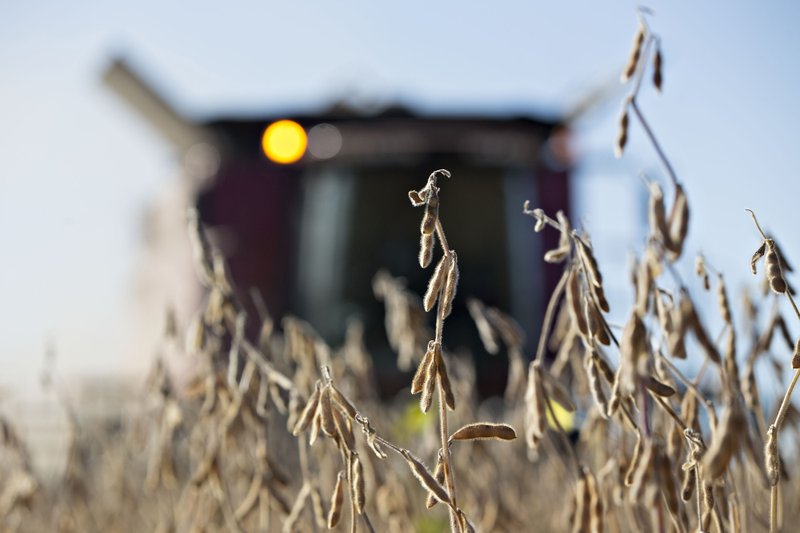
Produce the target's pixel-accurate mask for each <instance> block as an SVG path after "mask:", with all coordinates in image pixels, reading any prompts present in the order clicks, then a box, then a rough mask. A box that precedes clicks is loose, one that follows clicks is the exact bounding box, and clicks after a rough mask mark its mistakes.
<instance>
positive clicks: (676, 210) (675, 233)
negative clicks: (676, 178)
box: [669, 183, 689, 261]
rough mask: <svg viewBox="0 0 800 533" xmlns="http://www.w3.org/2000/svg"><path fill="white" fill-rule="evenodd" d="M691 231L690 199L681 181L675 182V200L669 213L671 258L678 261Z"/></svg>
mask: <svg viewBox="0 0 800 533" xmlns="http://www.w3.org/2000/svg"><path fill="white" fill-rule="evenodd" d="M688 233H689V201H688V199H687V198H686V192H685V191H684V190H683V186H682V185H681V184H680V183H676V184H675V201H674V202H673V203H672V210H671V211H670V213H669V241H670V245H671V247H670V249H669V251H670V254H669V256H670V259H672V260H673V261H676V260H677V259H678V258H679V257H680V256H681V253H682V252H683V244H684V242H686V235H687V234H688Z"/></svg>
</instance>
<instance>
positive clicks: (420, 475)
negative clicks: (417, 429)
mask: <svg viewBox="0 0 800 533" xmlns="http://www.w3.org/2000/svg"><path fill="white" fill-rule="evenodd" d="M401 453H402V455H403V457H404V458H405V460H406V462H407V463H408V466H409V468H411V472H412V473H413V474H414V477H416V478H417V480H418V481H419V482H420V484H421V485H422V488H425V489H428V491H429V492H430V493H431V494H433V495H434V497H435V498H436V499H437V500H439V501H440V502H442V503H449V501H450V496H448V494H447V491H446V490H445V489H444V487H442V485H441V484H440V483H439V482H437V481H436V479H435V478H434V477H433V475H431V473H430V472H429V471H428V469H427V468H425V465H423V464H422V462H421V461H420V460H419V459H417V458H416V457H414V456H413V455H411V452H409V451H408V450H403V451H402V452H401Z"/></svg>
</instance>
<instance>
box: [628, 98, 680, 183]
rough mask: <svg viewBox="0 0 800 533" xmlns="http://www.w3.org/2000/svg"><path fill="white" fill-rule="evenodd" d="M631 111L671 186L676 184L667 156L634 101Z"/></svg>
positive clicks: (632, 101)
mask: <svg viewBox="0 0 800 533" xmlns="http://www.w3.org/2000/svg"><path fill="white" fill-rule="evenodd" d="M630 106H631V109H633V114H634V115H636V118H637V119H638V120H639V124H641V125H642V129H643V130H644V132H645V134H646V135H647V138H648V139H650V144H652V145H653V148H655V150H656V153H657V154H658V158H659V159H660V160H661V164H662V165H664V169H665V170H666V171H667V176H669V179H670V181H672V184H673V185H677V184H678V176H677V175H676V174H675V170H673V168H672V164H671V163H670V162H669V159H667V155H666V154H665V153H664V150H663V149H662V148H661V145H660V144H659V143H658V140H657V139H656V136H655V134H654V133H653V130H652V129H650V125H649V124H648V123H647V120H646V119H645V118H644V115H643V114H642V112H641V110H640V109H639V104H638V103H637V102H636V99H635V98H633V99H631V103H630Z"/></svg>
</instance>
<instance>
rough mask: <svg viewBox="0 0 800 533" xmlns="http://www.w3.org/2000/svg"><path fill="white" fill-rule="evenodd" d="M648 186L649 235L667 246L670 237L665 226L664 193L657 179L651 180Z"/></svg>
mask: <svg viewBox="0 0 800 533" xmlns="http://www.w3.org/2000/svg"><path fill="white" fill-rule="evenodd" d="M649 188H650V200H649V210H648V213H649V216H648V218H649V219H650V235H652V236H654V237H656V238H657V239H658V240H660V241H661V242H662V243H664V245H665V246H667V248H669V240H670V238H669V229H668V228H667V212H666V208H665V207H664V193H663V191H662V190H661V186H660V185H659V184H658V182H657V181H651V182H650V184H649Z"/></svg>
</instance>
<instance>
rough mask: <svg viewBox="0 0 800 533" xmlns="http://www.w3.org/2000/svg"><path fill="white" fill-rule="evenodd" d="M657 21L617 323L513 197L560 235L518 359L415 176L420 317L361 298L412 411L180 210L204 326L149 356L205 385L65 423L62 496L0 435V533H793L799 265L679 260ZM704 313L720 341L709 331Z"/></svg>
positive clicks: (18, 446)
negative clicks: (656, 96) (482, 385)
mask: <svg viewBox="0 0 800 533" xmlns="http://www.w3.org/2000/svg"><path fill="white" fill-rule="evenodd" d="M650 23H651V22H650V21H649V20H648V16H647V15H646V14H645V13H640V15H639V20H638V26H637V28H636V30H635V35H634V39H633V44H632V49H631V51H630V55H629V58H628V61H627V64H626V66H625V68H624V71H623V73H622V81H623V83H626V84H627V87H628V88H629V92H628V94H627V96H626V97H625V98H624V101H623V102H622V112H621V116H620V119H619V133H618V136H617V138H616V145H615V150H616V154H617V157H624V154H625V148H626V145H627V142H628V137H629V135H642V136H644V137H646V139H647V140H648V142H649V143H650V144H651V145H652V147H653V148H654V150H653V152H652V153H653V154H654V157H655V158H657V162H658V164H659V165H661V167H662V168H663V170H664V176H665V177H666V178H667V179H666V180H665V181H664V182H663V183H659V181H657V180H656V179H653V178H649V177H643V178H642V179H639V178H638V177H635V176H634V177H632V179H631V184H632V185H631V186H638V187H644V188H646V190H647V191H648V194H649V203H648V215H649V233H648V237H647V239H646V242H644V243H642V245H641V248H640V249H639V250H638V251H637V257H636V259H635V261H634V262H633V264H632V265H631V268H630V271H629V272H627V273H623V274H622V275H623V276H628V277H629V278H630V283H631V284H632V286H633V287H634V294H635V298H634V299H633V301H630V302H628V309H627V312H626V313H625V315H626V316H627V320H626V322H625V323H624V324H621V325H614V324H610V323H609V322H608V321H607V318H606V317H607V313H608V312H609V303H608V301H607V299H606V295H605V292H604V287H605V286H606V285H607V281H606V280H607V276H609V275H610V274H612V273H610V272H605V271H604V270H603V265H602V264H601V263H599V262H598V260H597V259H596V257H597V254H596V252H595V248H594V246H593V244H592V235H591V233H590V230H591V228H584V227H583V225H582V224H579V223H578V221H574V220H569V219H568V218H567V217H566V216H565V215H564V214H563V213H562V212H560V211H559V212H555V213H550V212H545V211H543V210H542V209H539V208H537V206H535V205H531V204H530V203H529V202H527V201H526V199H525V198H520V199H519V207H520V213H519V215H518V216H520V217H530V221H531V230H530V231H531V232H556V234H557V235H558V236H559V245H558V247H557V248H555V249H553V250H548V251H547V252H546V253H545V254H544V256H543V258H542V261H543V262H547V263H551V264H558V265H561V267H563V273H562V275H561V278H560V280H559V281H558V283H557V285H556V287H555V290H554V292H553V293H552V294H550V295H547V298H548V304H547V307H546V312H545V315H544V321H543V324H542V327H541V335H540V336H539V338H537V339H526V338H525V334H524V333H523V330H522V328H521V327H520V326H519V324H517V322H516V321H515V319H514V317H513V316H511V315H510V314H509V313H508V312H507V311H506V310H503V309H497V308H494V307H491V306H489V305H486V304H484V303H482V302H481V301H479V300H477V299H474V298H471V297H470V295H463V294H460V293H459V291H458V287H459V277H460V276H468V275H469V272H460V270H459V262H458V253H457V251H458V249H459V245H460V243H459V242H454V241H451V240H448V238H447V233H446V229H447V224H448V220H447V219H446V217H440V216H439V213H440V209H439V207H440V205H444V204H447V202H448V191H449V190H452V189H456V188H458V187H459V183H458V175H456V174H453V175H451V173H450V172H449V171H448V170H446V169H438V170H434V169H431V170H432V172H431V173H430V175H429V176H428V177H427V179H426V178H425V177H424V176H422V177H420V176H409V188H410V189H411V190H410V191H409V192H408V198H409V201H410V204H409V206H408V209H409V210H411V209H416V210H417V212H418V213H419V215H420V225H419V232H418V233H417V231H416V229H415V228H409V235H410V236H412V237H411V238H414V239H416V238H419V241H420V246H419V255H418V257H408V258H407V260H408V262H409V263H413V262H417V263H418V264H419V267H420V268H422V269H425V271H426V272H427V273H429V276H430V281H429V283H428V286H427V290H426V292H425V294H422V295H419V294H415V293H413V292H411V291H410V290H409V289H408V287H407V286H406V284H405V282H404V280H403V279H400V278H396V277H393V276H392V275H391V274H390V273H388V272H386V271H381V272H377V273H375V275H374V278H373V279H372V280H366V281H365V283H370V282H371V284H372V289H373V292H374V295H375V298H377V299H378V300H379V301H380V302H382V303H383V305H384V309H385V315H384V317H381V320H384V321H385V330H386V339H387V340H388V344H389V345H390V346H391V348H392V350H393V351H394V352H395V354H396V355H397V361H398V366H399V367H401V368H406V369H408V370H409V372H408V374H409V379H408V389H407V390H405V391H404V392H402V393H401V394H400V395H398V396H397V397H395V398H393V399H391V400H389V401H387V400H381V399H380V398H381V396H380V391H379V390H378V388H377V381H376V377H375V373H374V368H373V360H372V358H371V356H370V354H369V353H368V352H367V350H366V348H365V343H364V339H363V328H362V325H361V324H360V323H358V322H352V323H351V324H350V326H349V328H348V330H347V332H346V336H345V338H346V340H345V342H344V344H343V345H341V346H329V345H327V344H326V343H325V342H324V341H323V340H322V339H321V337H320V336H319V335H318V334H317V333H316V332H315V330H314V325H313V324H309V323H307V322H306V321H304V320H303V319H302V318H300V317H296V316H285V317H274V316H271V315H270V312H269V310H268V309H267V308H266V306H265V305H264V304H263V301H262V299H261V296H260V295H259V294H258V292H256V291H251V290H248V288H247V287H239V286H237V283H236V281H237V280H236V279H231V276H230V274H229V271H228V269H227V267H226V263H225V259H224V258H223V255H222V253H221V252H220V251H219V250H217V249H216V248H215V247H214V246H213V245H212V243H211V242H210V240H209V238H208V236H207V234H206V228H205V226H204V224H203V221H202V220H200V218H199V215H198V213H197V212H195V211H191V212H190V213H189V216H188V220H189V223H188V232H187V239H190V240H191V244H192V249H193V252H194V259H195V263H196V265H195V266H196V271H197V275H198V276H199V281H200V283H201V284H202V286H203V287H204V298H203V305H202V308H201V309H199V310H198V312H197V314H196V317H195V320H194V321H193V322H192V323H191V324H189V325H187V326H186V327H185V328H178V327H177V326H176V325H175V323H174V322H172V321H170V322H169V323H168V325H167V327H166V328H165V331H166V333H165V342H175V341H176V339H180V344H181V345H185V348H184V351H185V353H186V355H187V356H188V357H192V358H195V359H196V361H198V365H197V368H198V371H197V373H196V375H195V376H193V378H192V379H191V381H190V383H189V385H188V386H186V387H183V386H181V387H178V386H176V384H175V383H174V382H173V380H172V379H171V377H170V375H169V372H168V371H167V370H166V368H167V365H166V363H165V361H163V360H162V359H161V358H160V357H156V358H155V359H154V363H153V366H152V370H151V372H150V375H149V378H148V380H147V384H146V391H147V393H146V394H145V395H144V397H142V398H140V399H139V401H140V404H141V406H140V408H139V409H136V410H133V411H132V413H131V414H130V415H128V416H126V417H124V418H123V419H121V420H119V421H116V422H115V423H113V424H89V423H86V422H85V421H83V420H82V419H81V417H80V414H79V413H75V412H74V410H73V408H72V406H71V405H70V404H69V402H68V401H66V400H65V401H64V402H63V405H62V407H63V409H64V410H65V412H66V413H67V414H68V420H69V434H68V442H69V452H68V458H67V465H66V469H65V471H64V473H63V475H62V476H60V477H59V478H58V479H55V480H43V479H40V478H39V477H38V476H37V474H36V472H35V471H34V469H33V467H32V466H31V460H30V454H29V451H28V446H27V444H26V442H24V440H23V439H21V438H20V437H19V436H18V432H17V431H16V429H15V428H14V427H13V425H12V424H11V423H9V422H7V421H5V420H4V421H3V422H2V434H1V435H0V439H1V440H0V450H1V451H0V517H2V530H3V531H75V532H89V531H104V532H109V531H157V532H170V531H177V532H189V531H191V532H195V531H196V532H200V531H283V532H286V533H289V532H293V531H302V532H319V531H326V530H334V531H353V532H355V531H362V532H389V533H392V532H412V531H418V532H438V531H452V532H459V533H468V532H473V531H480V532H492V531H497V532H504V531H505V532H522V531H572V532H576V533H577V532H592V533H600V532H604V531H605V532H624V531H655V532H678V533H684V532H714V533H717V532H718V533H722V532H755V531H779V530H783V531H792V530H794V529H795V528H794V527H793V524H795V523H796V522H797V520H798V519H799V518H800V490H798V487H800V484H798V482H797V480H798V478H799V477H800V471H798V469H796V468H794V467H793V464H794V462H795V459H796V455H797V454H796V445H794V444H793V443H794V442H796V439H797V438H798V429H800V426H799V425H798V424H800V416H798V415H799V414H800V413H798V411H797V409H796V408H795V407H794V406H793V405H792V403H791V396H792V390H793V388H794V386H795V383H796V382H797V379H798V376H800V341H798V340H797V339H795V338H793V337H792V335H791V334H790V332H789V327H788V326H787V324H788V323H790V322H794V321H795V320H798V321H800V311H798V309H797V306H796V305H795V300H794V294H795V291H794V289H793V287H792V284H791V281H792V280H791V278H790V275H791V273H792V270H793V269H792V265H791V263H790V262H789V261H788V260H787V255H786V254H787V253H788V254H791V253H793V251H792V250H785V249H784V248H782V247H781V246H779V243H780V242H781V238H782V235H781V234H780V232H779V233H777V234H775V235H770V234H766V233H764V232H763V231H762V229H761V226H760V225H759V221H761V222H765V223H766V222H768V220H767V219H768V218H769V216H770V214H769V213H758V214H756V213H753V212H749V213H746V212H742V216H743V217H750V218H752V221H753V228H754V229H753V233H752V235H748V236H743V238H751V239H753V249H754V252H755V253H754V255H753V256H752V259H751V263H750V265H749V266H748V265H747V258H743V260H742V262H741V264H735V265H711V264H709V263H708V262H707V261H706V260H704V258H703V256H702V255H699V256H696V257H690V256H688V254H686V253H684V252H685V250H684V243H685V241H686V238H687V234H688V232H689V231H690V230H691V217H690V206H691V203H690V201H689V198H690V197H691V192H692V184H691V183H684V182H682V181H680V180H679V179H678V176H677V175H676V174H675V172H674V171H673V166H672V165H671V163H670V161H669V159H668V156H667V154H666V153H665V151H664V150H663V148H662V147H661V145H660V144H659V142H658V140H657V134H656V132H655V131H654V129H653V128H652V127H651V126H650V124H649V123H648V121H647V118H646V110H645V109H642V107H641V106H640V103H639V100H638V99H637V97H638V96H639V94H640V92H642V91H651V90H654V91H659V92H660V91H661V89H662V86H663V72H662V71H663V58H662V50H661V37H660V36H659V35H657V34H656V33H655V32H654V31H653V30H652V29H651V26H650ZM666 97H667V95H665V98H666ZM609 141H610V142H609V145H612V142H611V141H612V140H609ZM642 182H644V183H642ZM463 207H464V208H466V206H463ZM784 230H785V231H789V228H784ZM678 262H688V263H689V264H693V265H694V267H695V268H694V270H695V272H696V275H697V276H698V278H699V280H700V282H701V283H700V284H699V285H698V284H697V283H696V281H697V280H692V282H693V283H691V284H690V283H688V281H689V280H685V279H681V276H680V275H679V274H678V271H677V269H676V268H675V265H676V264H677V263H678ZM723 266H724V267H725V268H727V269H736V270H737V271H739V270H741V269H748V268H750V269H751V270H752V273H753V274H754V278H753V279H754V280H757V283H755V285H754V286H757V287H758V290H755V289H754V290H752V291H751V292H750V293H748V294H746V298H744V299H743V301H742V302H741V305H735V302H734V300H733V298H732V296H731V294H730V292H729V289H728V288H727V286H726V284H725V277H724V272H723V271H722V270H718V269H717V268H722V267H723ZM614 274H616V273H614ZM690 286H692V287H697V286H702V289H701V290H690ZM783 300H788V302H789V306H786V307H783V306H782V305H781V304H782V303H783ZM245 305H247V306H254V307H255V308H256V309H258V311H259V313H258V316H252V315H250V316H248V314H247V313H245V311H244V309H245ZM454 306H463V307H465V308H467V309H468V311H469V314H470V316H471V317H472V320H473V322H474V327H475V328H476V330H477V332H478V334H479V335H480V339H481V341H482V342H483V346H484V348H485V350H486V352H488V353H490V354H494V356H495V357H498V358H507V360H508V367H509V373H508V381H507V385H506V389H505V394H504V397H503V398H488V399H487V398H480V397H479V396H478V394H477V388H476V370H475V366H474V364H473V361H472V360H471V359H470V358H468V357H463V356H460V355H457V354H456V353H454V352H451V351H450V350H449V349H448V324H447V319H448V316H449V315H450V313H451V311H452V309H453V308H454ZM781 309H791V310H793V313H791V314H782V313H781ZM701 310H709V311H713V312H716V313H718V314H719V316H720V317H721V319H722V322H723V323H724V327H723V328H722V329H721V330H720V331H710V330H709V328H707V327H706V325H705V323H706V322H708V320H707V317H706V319H704V316H703V314H704V313H703V312H701ZM734 317H736V319H734ZM253 321H255V322H256V326H257V327H254V326H253V323H254V322H253ZM255 329H258V330H259V334H258V335H257V336H253V335H248V333H247V332H248V331H253V330H255ZM531 348H532V349H531ZM548 354H549V355H548ZM790 354H791V355H790ZM687 362H690V363H693V364H691V365H687ZM686 369H693V370H692V371H691V373H689V372H688V371H687V370H686ZM757 370H758V372H757ZM757 374H758V375H759V379H756V375H757ZM767 374H768V375H769V377H768V378H767V379H770V380H773V381H776V382H779V383H787V385H788V386H787V388H786V391H785V396H783V397H779V398H773V397H764V396H763V395H762V392H761V391H760V390H759V383H760V382H761V380H762V377H764V376H766V375H767ZM762 375H763V376H762ZM765 406H770V409H767V408H766V407H765ZM771 406H775V407H774V408H772V407H771ZM783 448H785V450H783ZM784 459H785V460H784Z"/></svg>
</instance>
